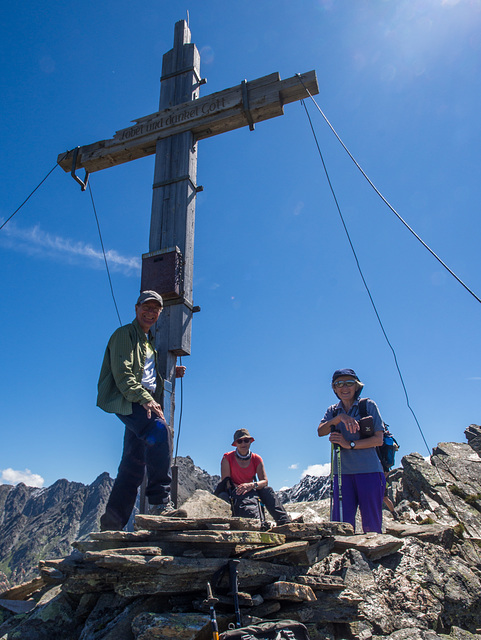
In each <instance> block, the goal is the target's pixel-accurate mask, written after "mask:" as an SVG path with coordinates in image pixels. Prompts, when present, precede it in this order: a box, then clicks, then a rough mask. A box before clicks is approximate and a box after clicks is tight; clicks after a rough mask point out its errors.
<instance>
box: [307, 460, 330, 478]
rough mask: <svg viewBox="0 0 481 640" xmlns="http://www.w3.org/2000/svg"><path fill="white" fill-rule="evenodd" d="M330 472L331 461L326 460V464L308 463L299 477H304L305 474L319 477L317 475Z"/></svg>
mask: <svg viewBox="0 0 481 640" xmlns="http://www.w3.org/2000/svg"><path fill="white" fill-rule="evenodd" d="M330 473H331V463H330V462H326V464H310V465H309V466H308V467H307V469H304V471H303V472H302V474H301V478H305V477H306V476H315V477H316V478H319V476H328V475H329V474H330Z"/></svg>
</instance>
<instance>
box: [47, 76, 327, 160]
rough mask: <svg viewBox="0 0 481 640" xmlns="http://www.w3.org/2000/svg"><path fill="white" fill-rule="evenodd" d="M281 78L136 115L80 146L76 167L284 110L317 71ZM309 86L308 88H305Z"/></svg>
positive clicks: (303, 93) (132, 155)
mask: <svg viewBox="0 0 481 640" xmlns="http://www.w3.org/2000/svg"><path fill="white" fill-rule="evenodd" d="M300 77H301V79H302V82H301V80H300V79H299V77H298V76H293V77H292V78H287V79H286V80H281V79H280V77H279V74H278V73H272V74H270V75H268V76H264V77H262V78H258V79H257V80H253V81H252V82H248V83H247V102H246V100H245V88H244V89H243V86H242V85H237V86H235V87H231V88H230V89H225V90H223V91H219V92H217V93H212V94H210V95H208V96H205V97H204V98H199V99H197V100H192V101H190V102H184V103H183V104H179V105H175V106H173V107H170V108H168V109H164V110H163V111H158V112H157V113H153V114H151V115H148V116H144V117H142V118H139V119H138V120H134V122H135V124H134V125H133V126H131V127H127V128H126V129H121V130H120V131H117V132H116V133H115V135H114V137H113V138H111V139H110V140H101V141H99V142H94V143H93V144H90V145H86V146H83V147H80V148H79V149H78V154H77V163H76V166H75V169H81V168H84V169H86V170H87V171H88V172H93V171H99V170H101V169H106V168H108V167H112V166H115V165H117V164H122V163H124V162H129V161H130V160H136V159H137V158H143V157H145V156H148V155H151V154H153V153H155V149H156V142H157V140H159V139H162V138H167V137H169V136H172V135H175V134H177V133H182V132H184V131H192V133H193V134H194V137H195V139H197V140H200V139H202V138H209V137H211V136H215V135H217V134H219V133H224V132H225V131H232V130H233V129H238V128H240V127H244V126H247V125H248V124H252V123H256V122H262V121H263V120H268V119H270V118H275V117H277V116H280V115H283V113H284V104H287V103H289V102H295V101H296V100H302V99H303V98H307V97H308V93H307V90H308V91H309V93H311V94H312V95H315V94H317V93H319V87H318V84H317V78H316V73H315V71H309V72H307V73H304V74H301V76H300ZM306 89H307V90H306ZM72 158H73V151H69V152H68V153H67V155H65V153H63V154H60V155H59V156H58V159H57V162H58V164H59V165H60V166H61V167H62V169H64V170H65V171H71V170H72Z"/></svg>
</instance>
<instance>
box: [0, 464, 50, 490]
mask: <svg viewBox="0 0 481 640" xmlns="http://www.w3.org/2000/svg"><path fill="white" fill-rule="evenodd" d="M0 474H1V475H0V480H1V481H2V484H18V483H19V482H23V484H26V485H27V486H28V487H39V488H40V487H43V483H44V482H45V480H44V479H43V478H42V476H40V475H38V473H32V472H31V471H30V469H25V470H24V471H16V470H15V469H11V468H8V469H3V470H2V471H1V472H0Z"/></svg>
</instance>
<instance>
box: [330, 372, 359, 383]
mask: <svg viewBox="0 0 481 640" xmlns="http://www.w3.org/2000/svg"><path fill="white" fill-rule="evenodd" d="M341 376H351V377H352V378H354V380H357V381H358V382H360V380H359V378H358V377H357V375H356V372H355V371H354V369H337V371H334V373H333V374H332V382H334V381H335V380H337V379H338V378H340V377H341ZM331 384H332V383H331Z"/></svg>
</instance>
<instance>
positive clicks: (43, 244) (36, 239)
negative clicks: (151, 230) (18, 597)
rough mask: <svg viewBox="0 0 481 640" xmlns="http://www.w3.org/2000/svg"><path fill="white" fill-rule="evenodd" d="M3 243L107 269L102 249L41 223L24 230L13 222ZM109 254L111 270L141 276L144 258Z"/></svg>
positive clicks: (42, 255)
mask: <svg viewBox="0 0 481 640" xmlns="http://www.w3.org/2000/svg"><path fill="white" fill-rule="evenodd" d="M0 245H2V246H3V247H5V248H8V249H12V250H13V251H18V252H21V253H23V254H27V255H30V256H38V257H40V258H50V259H53V260H60V261H63V262H68V263H69V264H82V266H84V267H88V268H90V269H103V268H105V262H104V256H103V253H102V251H98V250H96V249H94V248H93V247H92V246H91V245H89V244H85V243H84V242H75V241H74V240H71V239H70V238H62V237H61V236H57V235H53V234H51V233H48V232H46V231H42V229H41V228H40V226H39V225H36V226H35V227H31V228H29V229H21V228H19V227H17V226H16V225H15V224H12V223H10V224H9V225H7V226H5V227H4V229H3V230H2V233H0ZM106 257H107V262H108V265H109V269H110V270H111V271H117V272H121V273H123V274H124V275H126V276H138V275H139V273H140V258H136V257H126V256H122V255H120V254H119V253H118V252H117V251H115V250H113V249H110V250H109V251H106Z"/></svg>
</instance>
